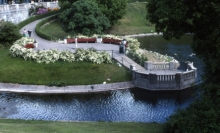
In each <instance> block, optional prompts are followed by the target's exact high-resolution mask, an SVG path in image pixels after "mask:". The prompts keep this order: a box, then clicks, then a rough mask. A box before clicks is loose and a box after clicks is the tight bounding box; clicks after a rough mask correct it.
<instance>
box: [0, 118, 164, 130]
mask: <svg viewBox="0 0 220 133" xmlns="http://www.w3.org/2000/svg"><path fill="white" fill-rule="evenodd" d="M163 128H164V124H157V123H133V122H123V123H122V122H53V121H32V120H29V121H25V120H4V119H0V133H162V132H163Z"/></svg>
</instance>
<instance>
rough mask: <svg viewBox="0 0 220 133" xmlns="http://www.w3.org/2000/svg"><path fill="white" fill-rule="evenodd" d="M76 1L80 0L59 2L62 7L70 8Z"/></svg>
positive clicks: (60, 0) (62, 0) (61, 0)
mask: <svg viewBox="0 0 220 133" xmlns="http://www.w3.org/2000/svg"><path fill="white" fill-rule="evenodd" d="M76 1H78V0H59V3H58V4H59V7H60V8H61V9H68V8H70V6H71V5H72V4H73V2H76Z"/></svg>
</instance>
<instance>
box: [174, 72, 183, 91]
mask: <svg viewBox="0 0 220 133" xmlns="http://www.w3.org/2000/svg"><path fill="white" fill-rule="evenodd" d="M175 79H176V84H177V87H179V89H182V86H183V73H182V72H177V73H176V77H175Z"/></svg>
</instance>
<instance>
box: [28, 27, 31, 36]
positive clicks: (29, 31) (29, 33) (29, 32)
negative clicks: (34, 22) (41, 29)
mask: <svg viewBox="0 0 220 133" xmlns="http://www.w3.org/2000/svg"><path fill="white" fill-rule="evenodd" d="M28 35H29V37H31V29H29V30H28Z"/></svg>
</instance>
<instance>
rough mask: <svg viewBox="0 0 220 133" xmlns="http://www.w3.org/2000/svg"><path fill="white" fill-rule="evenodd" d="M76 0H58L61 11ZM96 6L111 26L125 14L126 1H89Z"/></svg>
mask: <svg viewBox="0 0 220 133" xmlns="http://www.w3.org/2000/svg"><path fill="white" fill-rule="evenodd" d="M76 1H78V0H59V5H60V7H61V8H62V9H67V8H70V6H71V5H72V3H74V2H76ZM91 1H94V2H95V3H97V4H98V7H99V8H100V10H101V11H102V13H103V14H104V15H105V16H106V17H107V18H108V19H109V21H110V23H111V25H114V24H115V23H116V22H118V20H119V19H121V18H122V17H123V15H124V14H125V12H126V6H127V0H91Z"/></svg>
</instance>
